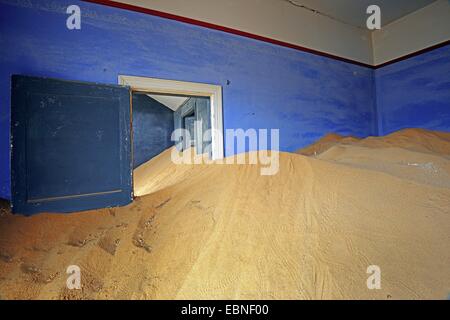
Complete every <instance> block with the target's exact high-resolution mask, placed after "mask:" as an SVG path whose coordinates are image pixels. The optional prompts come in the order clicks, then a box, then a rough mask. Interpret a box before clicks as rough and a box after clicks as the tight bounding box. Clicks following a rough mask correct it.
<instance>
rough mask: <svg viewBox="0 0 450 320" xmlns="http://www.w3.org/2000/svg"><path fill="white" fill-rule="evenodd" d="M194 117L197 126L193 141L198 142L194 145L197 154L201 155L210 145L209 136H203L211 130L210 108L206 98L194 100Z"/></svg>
mask: <svg viewBox="0 0 450 320" xmlns="http://www.w3.org/2000/svg"><path fill="white" fill-rule="evenodd" d="M195 117H196V119H195V121H196V123H197V126H198V128H196V131H195V133H196V137H195V141H198V142H197V143H196V147H197V154H203V153H206V151H207V147H208V145H209V144H210V143H211V135H208V136H207V135H206V134H205V132H206V131H207V130H209V129H211V108H210V105H209V99H208V98H196V101H195ZM209 149H211V148H209ZM210 151H211V150H210ZM210 156H211V154H210Z"/></svg>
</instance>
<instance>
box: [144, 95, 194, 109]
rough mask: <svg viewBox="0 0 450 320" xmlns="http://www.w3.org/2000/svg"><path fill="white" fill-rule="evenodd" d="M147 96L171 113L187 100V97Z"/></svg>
mask: <svg viewBox="0 0 450 320" xmlns="http://www.w3.org/2000/svg"><path fill="white" fill-rule="evenodd" d="M148 96H149V97H150V98H153V99H155V100H156V101H158V102H159V103H162V104H163V105H165V106H166V107H168V108H170V109H172V110H173V111H176V110H177V109H178V108H179V107H180V106H181V105H182V104H183V103H184V102H185V101H186V100H187V99H189V97H178V96H167V95H160V94H149V95H148Z"/></svg>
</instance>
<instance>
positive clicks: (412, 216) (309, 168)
mask: <svg viewBox="0 0 450 320" xmlns="http://www.w3.org/2000/svg"><path fill="white" fill-rule="evenodd" d="M417 134H418V135H422V133H421V132H420V131H417ZM400 137H402V138H401V139H403V135H401V136H400ZM436 137H437V138H436V140H434V138H433V137H431V138H430V137H428V135H426V137H415V139H416V141H418V143H417V145H415V144H414V142H413V140H408V143H409V144H408V149H409V150H406V149H403V148H402V147H403V145H402V146H400V147H399V146H398V145H396V142H395V141H394V140H395V139H392V138H390V139H388V140H387V141H388V142H383V143H386V144H388V145H389V147H388V148H386V147H380V146H378V147H377V149H376V153H375V152H373V151H374V149H373V148H367V147H365V146H361V145H358V146H353V145H346V146H344V148H345V150H344V152H343V153H339V152H338V151H339V149H335V150H337V151H333V148H334V147H331V148H327V151H326V152H322V153H321V154H320V155H321V156H322V157H323V159H321V158H314V157H306V156H303V155H299V154H289V153H280V171H279V173H278V174H277V175H274V176H261V175H260V170H259V167H258V166H257V165H178V166H175V165H174V164H172V163H171V162H170V150H168V151H166V152H164V153H163V154H161V155H160V156H159V157H157V158H155V159H153V160H152V161H150V162H149V163H147V164H144V165H143V166H141V167H140V168H139V169H138V170H137V171H136V174H135V181H136V183H137V184H138V186H137V189H138V192H140V193H142V194H144V193H150V194H148V195H146V196H142V197H138V198H137V199H136V201H135V202H134V203H133V204H131V205H129V206H127V207H123V208H115V209H104V210H96V211H91V212H83V213H77V214H71V215H50V214H42V215H37V216H33V217H31V218H25V217H20V216H11V215H4V216H1V217H0V296H1V298H7V299H12V298H34V299H36V298H45V299H61V298H62V299H86V298H107V299H111V298H112V299H173V298H177V299H185V298H202V299H216V298H222V299H228V298H231V299H233V298H242V299H256V298H258V299H283V298H285V299H328V298H338V299H342V298H348V299H361V298H367V299H390V298H392V299H399V298H438V299H446V298H447V297H448V294H449V292H450V272H449V268H448V266H449V263H450V209H449V208H450V188H448V187H447V186H446V185H445V183H444V184H443V185H436V184H433V183H427V180H424V181H419V182H418V181H414V179H415V178H413V177H411V176H409V175H410V173H408V172H405V173H401V174H396V172H387V171H386V170H384V169H383V170H377V169H376V168H375V167H374V166H373V165H372V164H371V163H369V164H370V165H367V163H368V162H370V161H372V160H370V153H364V152H365V151H364V152H363V151H362V150H361V148H364V150H366V149H370V150H372V155H373V156H374V158H373V159H374V160H373V162H374V163H375V162H376V163H380V162H382V163H385V164H386V166H387V167H390V166H391V164H392V163H396V162H397V160H393V159H390V158H388V159H384V157H394V158H395V157H399V159H400V158H401V159H407V161H414V162H417V163H419V162H420V163H422V162H424V161H425V163H428V162H431V161H432V162H433V164H435V163H437V162H436V161H438V160H439V161H441V162H439V166H445V164H446V162H445V161H447V160H448V158H446V156H441V155H440V154H439V153H437V150H448V149H447V148H448V147H449V146H448V142H445V141H444V140H445V139H441V138H440V134H437V135H436ZM401 139H400V138H399V140H401ZM437 139H441V140H442V141H441V140H437ZM431 140H433V141H432V142H430V141H431ZM425 141H427V142H425ZM377 143H378V142H377ZM394 146H395V147H394ZM335 147H338V148H341V147H342V145H341V144H339V145H336V146H335ZM391 147H394V148H392V149H391ZM414 148H421V150H422V151H426V152H422V151H420V152H417V151H412V150H413V149H414ZM422 148H423V149H422ZM352 150H354V151H352ZM386 150H387V151H386ZM381 151H383V152H384V151H386V153H379V152H381ZM333 152H336V153H337V154H336V155H333ZM346 152H347V154H350V153H352V152H353V153H352V156H354V155H355V154H360V153H363V155H364V157H365V158H364V157H363V158H364V159H366V162H365V164H364V165H366V166H367V168H365V167H364V165H358V166H357V165H354V163H352V161H354V162H357V160H355V159H353V158H352V159H353V160H351V161H350V160H348V161H347V162H348V163H343V162H345V161H342V160H339V161H337V160H335V159H334V158H333V156H334V157H343V154H345V153H346ZM391 152H392V153H391ZM411 153H412V154H411ZM410 156H411V157H415V158H414V159H413V160H408V159H409V157H410ZM420 156H423V157H424V158H420ZM429 157H434V158H429ZM345 159H348V158H345ZM407 167H409V166H407ZM412 167H413V168H415V167H414V166H412ZM394 171H395V170H394ZM403 175H405V177H403ZM144 177H145V178H144ZM141 178H142V179H141ZM145 181H147V182H145ZM69 265H78V266H80V267H81V270H82V286H83V288H82V290H78V291H77V290H75V291H73V290H72V291H70V290H68V289H66V288H65V282H66V279H67V276H68V275H66V274H65V270H66V268H67V266H69ZM370 265H377V266H379V267H380V269H381V289H380V290H369V289H368V288H367V284H366V283H367V278H368V277H369V274H367V273H366V271H367V268H368V267H369V266H370Z"/></svg>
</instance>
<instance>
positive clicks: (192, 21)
mask: <svg viewBox="0 0 450 320" xmlns="http://www.w3.org/2000/svg"><path fill="white" fill-rule="evenodd" d="M82 1H85V2H90V3H96V4H102V5H106V6H109V7H115V8H120V9H124V10H129V11H135V12H140V13H145V14H149V15H152V16H157V17H161V18H166V19H170V20H175V21H180V22H183V23H188V24H193V25H196V26H200V27H204V28H208V29H214V30H219V31H223V32H227V33H231V34H235V35H238V36H242V37H246V38H250V39H255V40H259V41H264V42H268V43H272V44H275V45H279V46H282V47H286V48H291V49H295V50H299V51H303V52H308V53H312V54H316V55H319V56H322V57H327V58H331V59H335V60H339V61H343V62H347V63H351V64H355V65H358V66H362V67H367V68H371V69H378V68H382V67H385V66H387V65H390V64H393V63H396V62H399V61H402V60H406V59H409V58H412V57H414V56H417V55H419V54H422V53H425V52H428V51H432V50H434V49H437V48H440V47H444V46H446V45H448V44H450V40H447V41H444V42H442V43H439V44H436V45H433V46H431V47H428V48H425V49H422V50H419V51H416V52H413V53H410V54H407V55H404V56H401V57H399V58H396V59H393V60H390V61H387V62H384V63H381V64H379V65H376V66H374V65H370V64H367V63H363V62H359V61H355V60H352V59H347V58H343V57H339V56H336V55H334V54H330V53H326V52H322V51H318V50H314V49H310V48H306V47H302V46H299V45H296V44H293V43H289V42H284V41H280V40H276V39H272V38H267V37H264V36H259V35H257V34H253V33H249V32H245V31H241V30H237V29H233V28H228V27H224V26H219V25H217V24H213V23H209V22H205V21H200V20H195V19H191V18H186V17H182V16H178V15H175V14H171V13H166V12H162V11H158V10H153V9H148V8H143V7H138V6H134V5H131V4H126V3H121V2H116V1H110V0H82Z"/></svg>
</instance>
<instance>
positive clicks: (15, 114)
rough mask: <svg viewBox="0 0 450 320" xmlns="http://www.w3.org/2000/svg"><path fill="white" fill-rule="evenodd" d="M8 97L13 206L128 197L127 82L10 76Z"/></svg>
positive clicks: (28, 209) (104, 202) (85, 204)
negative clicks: (96, 81)
mask: <svg viewBox="0 0 450 320" xmlns="http://www.w3.org/2000/svg"><path fill="white" fill-rule="evenodd" d="M11 102H12V111H11V126H12V127H11V136H12V155H11V172H12V204H13V211H14V212H18V213H22V214H32V213H37V212H73V211H81V210H88V209H95V208H102V207H112V206H120V205H125V204H128V203H129V202H131V200H132V183H131V174H132V165H131V145H130V142H131V139H130V137H131V132H130V93H129V89H128V88H126V87H120V86H115V85H100V84H93V83H81V82H72V81H63V80H56V79H45V78H35V77H25V76H13V79H12V101H11Z"/></svg>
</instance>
